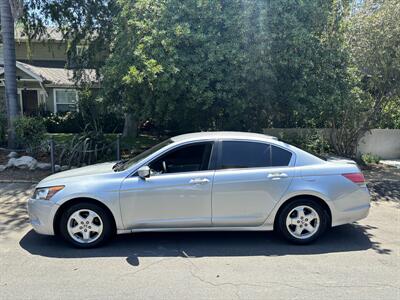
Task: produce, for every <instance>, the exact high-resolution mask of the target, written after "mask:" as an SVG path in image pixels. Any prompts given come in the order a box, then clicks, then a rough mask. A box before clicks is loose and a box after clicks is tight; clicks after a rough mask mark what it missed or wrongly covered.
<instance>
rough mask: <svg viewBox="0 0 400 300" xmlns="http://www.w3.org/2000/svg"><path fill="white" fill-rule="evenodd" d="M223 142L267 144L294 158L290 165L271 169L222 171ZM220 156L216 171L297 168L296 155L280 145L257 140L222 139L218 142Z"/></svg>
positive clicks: (291, 159) (270, 167)
mask: <svg viewBox="0 0 400 300" xmlns="http://www.w3.org/2000/svg"><path fill="white" fill-rule="evenodd" d="M223 142H244V143H258V144H266V145H269V146H275V147H278V148H281V149H282V150H285V151H288V152H290V153H291V154H292V157H291V158H290V161H289V164H288V165H287V166H269V167H254V168H229V169H222V168H221V166H222V144H223ZM218 144H219V145H218V156H217V163H216V167H215V170H216V171H233V170H241V171H243V170H257V169H277V168H292V167H294V166H295V162H296V153H295V152H293V151H291V150H289V149H287V148H285V147H282V146H280V145H276V144H275V143H270V142H267V141H256V140H246V139H221V140H219V141H218Z"/></svg>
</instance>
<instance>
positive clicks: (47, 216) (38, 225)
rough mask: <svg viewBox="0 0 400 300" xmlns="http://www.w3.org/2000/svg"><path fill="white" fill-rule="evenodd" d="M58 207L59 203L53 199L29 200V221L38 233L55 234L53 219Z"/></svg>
mask: <svg viewBox="0 0 400 300" xmlns="http://www.w3.org/2000/svg"><path fill="white" fill-rule="evenodd" d="M57 208H58V205H57V204H55V203H53V202H51V201H45V200H33V199H29V200H28V204H27V209H28V215H29V221H30V223H31V225H32V227H33V229H34V230H35V231H36V232H37V233H39V234H46V235H54V229H53V220H54V216H55V213H56V211H57Z"/></svg>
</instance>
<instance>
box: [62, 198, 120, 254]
mask: <svg viewBox="0 0 400 300" xmlns="http://www.w3.org/2000/svg"><path fill="white" fill-rule="evenodd" d="M60 233H61V235H62V236H63V237H64V239H65V240H67V241H68V242H70V243H71V244H72V245H74V246H75V247H78V248H92V247H96V246H99V245H100V244H102V243H104V242H106V241H107V240H109V239H110V238H111V236H112V234H113V227H112V223H111V221H110V217H109V216H108V214H107V212H106V211H105V210H104V209H103V208H102V207H100V206H98V205H96V204H93V203H79V204H75V205H72V206H71V207H69V208H68V209H67V210H66V211H64V212H63V214H62V216H61V220H60Z"/></svg>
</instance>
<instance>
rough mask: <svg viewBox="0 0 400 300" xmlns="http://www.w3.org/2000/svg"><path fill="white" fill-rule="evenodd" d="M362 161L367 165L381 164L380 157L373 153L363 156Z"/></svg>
mask: <svg viewBox="0 0 400 300" xmlns="http://www.w3.org/2000/svg"><path fill="white" fill-rule="evenodd" d="M361 159H362V161H363V162H365V163H366V164H379V160H380V157H379V156H378V155H375V154H372V153H365V154H363V155H361Z"/></svg>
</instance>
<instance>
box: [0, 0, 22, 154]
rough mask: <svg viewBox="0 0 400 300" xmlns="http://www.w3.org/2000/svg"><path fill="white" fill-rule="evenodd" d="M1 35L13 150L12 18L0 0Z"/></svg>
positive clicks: (15, 111)
mask: <svg viewBox="0 0 400 300" xmlns="http://www.w3.org/2000/svg"><path fill="white" fill-rule="evenodd" d="M0 13H1V33H2V36H3V55H4V82H5V94H6V95H5V96H6V101H5V102H6V109H7V120H8V147H9V148H15V146H16V141H15V125H14V122H15V120H16V118H17V117H18V104H17V80H16V77H17V76H16V58H15V39H14V18H13V16H12V13H11V7H10V2H9V0H0Z"/></svg>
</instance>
